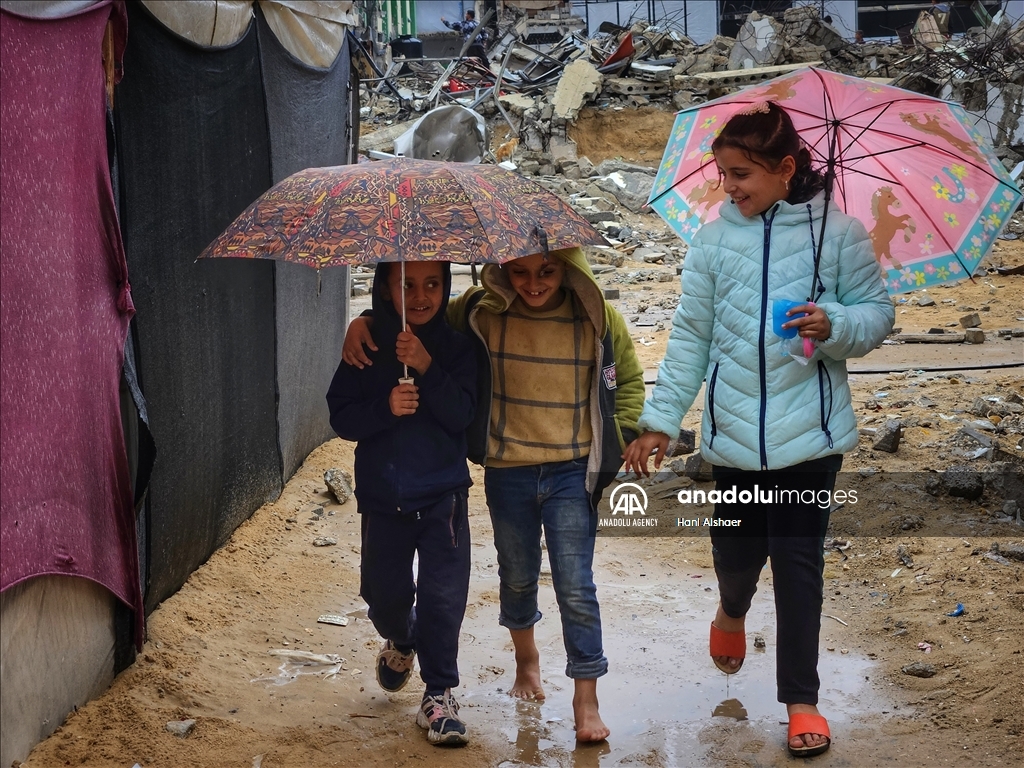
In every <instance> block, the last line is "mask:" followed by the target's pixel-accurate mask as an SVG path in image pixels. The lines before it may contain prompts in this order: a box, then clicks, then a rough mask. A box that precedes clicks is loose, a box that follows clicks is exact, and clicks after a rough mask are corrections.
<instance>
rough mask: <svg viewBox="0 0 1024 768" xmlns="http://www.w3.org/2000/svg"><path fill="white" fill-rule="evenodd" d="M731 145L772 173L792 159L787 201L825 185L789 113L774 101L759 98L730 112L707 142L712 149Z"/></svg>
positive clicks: (804, 197)
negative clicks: (759, 99) (718, 129)
mask: <svg viewBox="0 0 1024 768" xmlns="http://www.w3.org/2000/svg"><path fill="white" fill-rule="evenodd" d="M724 147H733V148H735V149H739V150H741V151H743V152H744V153H746V155H747V156H748V157H750V159H751V160H754V161H755V162H759V163H760V164H761V165H763V166H765V167H766V168H768V170H769V171H772V172H774V171H775V170H776V169H778V167H779V164H780V163H782V161H783V159H784V158H785V157H787V156H791V157H792V158H793V159H794V160H795V161H796V173H795V174H793V178H792V179H790V181H789V195H788V196H787V197H786V202H787V203H805V202H807V201H808V200H810V199H811V198H812V197H814V196H815V195H816V194H818V193H819V192H820V191H821V190H823V189H824V188H825V179H824V177H823V176H822V174H821V172H820V171H818V170H817V169H815V168H814V167H813V166H812V165H811V153H810V150H808V149H807V147H806V145H805V144H804V143H803V141H802V140H801V138H800V134H799V133H797V130H796V127H795V126H794V125H793V119H792V118H791V117H790V116H789V113H788V112H787V111H786V110H785V109H783V108H782V107H780V106H779V105H778V104H776V103H775V102H774V101H762V102H758V103H756V104H753V105H751V106H750V107H748V108H747V109H745V110H743V111H742V112H738V113H736V114H735V115H733V116H732V117H731V118H730V119H729V121H728V122H727V123H726V124H725V127H724V128H722V132H721V133H720V134H719V135H718V136H717V138H715V140H714V141H713V142H712V144H711V150H712V152H714V151H717V150H719V149H721V148H724Z"/></svg>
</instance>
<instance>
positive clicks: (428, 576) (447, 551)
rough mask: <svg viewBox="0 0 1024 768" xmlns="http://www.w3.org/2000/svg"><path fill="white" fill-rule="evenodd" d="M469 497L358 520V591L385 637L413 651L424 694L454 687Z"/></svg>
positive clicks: (447, 498)
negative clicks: (415, 569) (415, 568)
mask: <svg viewBox="0 0 1024 768" xmlns="http://www.w3.org/2000/svg"><path fill="white" fill-rule="evenodd" d="M467 499H468V496H467V493H466V491H459V492H457V493H453V494H449V495H448V496H445V497H444V498H443V499H441V500H440V501H438V502H437V503H435V504H433V505H432V506H430V507H427V508H425V509H422V510H419V511H418V512H410V513H407V514H401V515H399V514H392V513H375V512H369V513H367V512H364V513H363V516H362V561H361V565H360V589H359V593H360V595H362V598H363V599H364V600H365V601H366V605H367V609H368V610H367V615H368V616H369V618H370V621H372V622H373V626H374V627H375V628H376V630H377V632H378V633H380V636H381V637H383V638H384V639H385V640H390V641H391V642H392V643H394V644H395V645H397V646H399V647H400V648H402V649H403V650H404V649H407V648H415V649H416V653H417V655H418V656H419V659H420V677H422V678H423V682H424V684H425V685H426V686H427V690H428V691H443V690H444V689H445V688H455V687H456V686H457V685H458V684H459V665H458V656H459V632H460V631H461V629H462V619H463V618H464V617H465V615H466V599H467V597H468V595H469V563H470V552H469V519H468V514H469V510H468V504H467ZM417 553H418V554H419V572H418V579H416V580H415V581H414V580H413V573H412V563H413V555H414V554H417ZM414 603H415V605H414Z"/></svg>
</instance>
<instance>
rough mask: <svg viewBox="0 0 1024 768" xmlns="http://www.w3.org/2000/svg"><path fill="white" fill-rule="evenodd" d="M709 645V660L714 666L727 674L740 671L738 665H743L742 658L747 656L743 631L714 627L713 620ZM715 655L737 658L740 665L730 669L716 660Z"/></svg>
mask: <svg viewBox="0 0 1024 768" xmlns="http://www.w3.org/2000/svg"><path fill="white" fill-rule="evenodd" d="M710 645H711V661H712V662H713V663H714V665H715V666H716V667H718V668H719V669H720V670H722V671H723V672H725V674H727V675H734V674H736V673H737V672H739V671H740V667H742V666H743V659H744V658H746V656H747V635H746V632H745V631H743V630H741V631H739V632H726V631H725V630H724V629H719V628H718V627H716V626H715V624H714V622H712V624H711V644H710ZM716 656H728V657H730V658H733V659H739V660H740V666H739V667H736V669H730V668H729V667H726V666H725V665H724V664H720V663H719V662H718V661H716V660H715V657H716Z"/></svg>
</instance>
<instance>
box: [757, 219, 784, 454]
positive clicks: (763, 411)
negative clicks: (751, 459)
mask: <svg viewBox="0 0 1024 768" xmlns="http://www.w3.org/2000/svg"><path fill="white" fill-rule="evenodd" d="M778 210H779V206H778V204H776V205H775V207H774V208H773V209H772V211H771V216H770V217H769V216H766V215H765V214H763V213H762V214H761V218H762V219H763V220H764V244H763V246H762V251H761V330H760V332H759V333H758V337H757V362H758V379H759V380H760V385H761V408H760V420H759V421H758V426H757V442H758V449H759V451H760V454H761V469H768V443H767V439H766V437H765V429H764V422H765V418H766V416H767V414H768V364H767V360H766V353H765V346H764V337H765V328H766V327H767V326H768V256H769V254H770V252H771V243H772V222H773V221H774V220H775V214H776V213H778Z"/></svg>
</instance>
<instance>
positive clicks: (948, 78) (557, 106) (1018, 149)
mask: <svg viewBox="0 0 1024 768" xmlns="http://www.w3.org/2000/svg"><path fill="white" fill-rule="evenodd" d="M527 21H532V22H533V23H536V19H532V18H531V19H527V17H526V16H524V15H518V16H516V15H512V16H508V15H506V16H504V17H503V21H502V22H500V23H499V30H500V34H499V35H498V36H497V39H496V40H495V43H494V46H493V47H492V49H491V51H490V53H489V59H490V61H489V62H488V63H489V68H488V67H485V66H483V64H482V62H479V61H478V60H476V59H468V60H465V61H463V62H454V63H453V64H451V65H449V66H447V67H446V68H443V69H442V68H441V66H440V64H439V63H437V62H431V63H427V64H418V63H416V61H415V60H409V61H407V62H405V61H404V60H401V59H399V60H398V61H397V62H392V66H391V68H390V69H389V72H392V71H393V72H395V74H394V75H392V76H388V77H385V78H384V79H383V81H381V79H379V78H378V79H377V80H375V81H372V82H371V83H368V84H366V85H364V90H365V96H366V97H367V98H366V100H365V101H364V103H366V104H367V106H364V107H363V118H364V120H366V121H368V122H371V123H372V122H374V121H376V122H389V123H393V122H398V121H401V120H402V119H403V118H407V117H408V116H409V113H410V111H423V110H426V109H429V108H431V107H433V106H436V105H438V104H443V103H459V104H463V105H464V106H468V107H470V108H471V109H474V110H475V111H477V112H479V113H480V114H482V115H484V116H485V117H487V118H488V119H489V120H491V121H492V122H494V121H495V120H497V121H498V122H497V123H495V131H496V132H503V133H507V134H508V135H510V136H512V137H515V138H517V139H518V144H519V151H518V153H517V156H516V160H515V163H516V165H517V166H518V170H519V171H520V172H521V173H523V174H525V175H542V176H543V175H552V174H555V173H558V174H562V175H564V176H565V177H566V178H569V179H579V178H582V177H586V176H588V175H589V168H588V165H589V163H588V162H587V161H586V159H585V158H579V157H576V156H575V152H574V147H573V145H572V143H571V142H569V141H567V139H566V126H567V125H569V124H572V123H573V122H574V121H575V120H576V119H577V117H578V115H579V113H580V111H581V110H582V109H584V108H586V107H591V106H594V107H597V108H599V109H608V108H613V109H614V108H621V107H641V106H645V105H648V104H651V105H653V106H655V107H663V108H665V109H671V110H678V109H682V108H685V107H687V106H689V105H692V104H700V103H703V102H705V101H708V100H710V99H714V98H717V97H719V96H722V95H725V94H728V93H731V92H733V91H735V90H737V89H739V88H742V87H744V86H746V85H750V84H753V83H757V82H762V81H764V80H767V79H770V78H772V77H775V76H778V75H781V74H785V73H787V72H789V71H792V70H793V69H797V68H800V67H803V66H808V65H813V66H818V67H822V68H825V69H830V70H833V71H837V72H843V73H846V74H851V75H855V76H858V77H881V78H886V79H887V80H888V81H889V82H891V83H892V84H893V85H896V86H898V87H902V88H906V89H908V90H913V91H917V92H921V93H926V94H928V95H933V96H939V97H941V98H945V99H950V100H954V101H959V102H960V103H962V104H963V105H964V106H965V107H966V108H967V109H972V110H980V111H983V112H987V113H988V114H996V113H997V117H996V120H997V121H998V125H996V126H995V130H993V135H994V136H995V137H996V138H995V141H994V144H995V145H996V147H997V151H998V153H999V155H1000V158H1001V159H1002V160H1003V162H1004V165H1006V167H1007V168H1008V169H1012V168H1013V167H1014V166H1015V165H1016V164H1017V163H1019V162H1020V161H1021V159H1024V129H1022V125H1024V23H1018V24H1017V25H1016V26H1015V27H1011V26H1010V25H1009V23H1008V22H1007V21H1006V20H1005V19H1001V20H999V21H998V22H993V23H991V24H989V25H988V27H985V28H982V27H978V28H974V29H972V30H971V32H970V34H968V35H966V36H964V37H962V38H958V39H957V40H955V41H948V40H946V39H945V37H944V36H943V35H942V34H941V33H939V32H938V27H937V26H936V25H935V22H934V20H933V17H932V16H931V15H930V14H928V13H927V12H922V14H921V17H920V19H919V21H918V24H917V26H916V27H915V31H914V35H913V38H912V45H909V46H908V45H905V44H904V43H903V42H900V41H897V43H896V44H887V43H880V42H865V43H852V42H849V41H847V40H845V39H844V38H843V37H842V35H841V34H840V33H839V32H838V30H836V28H835V27H833V26H832V25H831V24H829V23H827V22H826V21H824V20H823V19H822V18H821V17H820V16H819V11H818V8H817V7H816V6H810V5H808V6H801V7H797V8H789V9H786V10H785V11H784V12H783V13H782V14H781V17H773V16H762V15H760V14H758V13H756V12H754V13H751V14H750V15H749V16H748V18H747V20H746V22H745V23H744V25H743V27H742V28H741V29H740V31H739V33H738V35H737V37H736V38H729V37H723V36H716V37H715V38H714V39H712V40H711V41H709V42H707V43H705V44H703V45H697V44H695V43H694V42H693V41H692V40H691V39H690V38H688V37H687V36H686V35H684V34H682V33H681V32H680V31H679V30H678V29H677V28H676V26H675V24H674V22H671V21H670V22H666V23H664V24H662V25H655V24H650V23H648V22H645V21H640V22H637V23H635V24H633V25H632V26H630V27H628V28H626V27H618V26H616V25H613V24H610V23H607V22H606V23H604V24H602V25H601V28H600V31H598V32H597V33H596V34H595V35H593V36H592V37H590V38H588V37H587V36H586V35H585V33H584V32H583V31H581V30H580V29H578V28H577V27H574V26H572V25H565V24H563V23H562V21H564V20H562V21H558V20H552V22H551V23H552V24H556V22H557V25H560V26H557V25H556V27H552V28H553V29H559V30H564V31H565V32H566V34H565V35H564V36H563V37H562V38H561V39H560V40H558V41H557V42H554V43H552V44H547V45H542V46H538V47H535V46H534V45H530V44H527V43H526V42H524V40H525V39H531V40H532V39H534V38H535V37H536V36H530V35H527V34H526V30H527V26H526V22H527ZM406 64H409V65H412V67H411V68H410V67H408V66H405V65H406ZM400 72H405V74H404V75H401V74H399V73H400ZM385 86H389V87H385ZM391 86H393V87H391ZM396 94H397V95H396ZM993 105H995V106H996V107H997V109H995V110H993ZM396 111H397V112H396ZM503 123H507V126H506V125H503ZM376 148H377V149H380V147H376ZM627 207H630V210H633V208H632V207H631V206H627Z"/></svg>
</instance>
